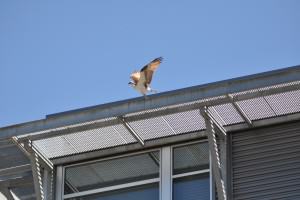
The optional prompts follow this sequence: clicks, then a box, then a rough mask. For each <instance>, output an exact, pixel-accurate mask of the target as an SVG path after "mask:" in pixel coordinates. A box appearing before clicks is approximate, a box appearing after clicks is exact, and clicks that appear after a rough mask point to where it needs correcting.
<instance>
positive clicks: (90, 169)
mask: <svg viewBox="0 0 300 200" xmlns="http://www.w3.org/2000/svg"><path fill="white" fill-rule="evenodd" d="M159 162H160V158H159V152H158V151H155V152H150V153H144V154H139V155H132V156H127V157H122V158H116V159H113V160H106V161H100V162H93V163H88V164H85V165H79V166H74V167H68V168H66V170H65V194H70V193H74V192H81V191H86V190H90V189H97V188H102V187H108V186H113V185H119V184H124V183H129V182H134V181H141V180H145V179H152V178H158V177H159Z"/></svg>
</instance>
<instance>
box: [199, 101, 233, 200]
mask: <svg viewBox="0 0 300 200" xmlns="http://www.w3.org/2000/svg"><path fill="white" fill-rule="evenodd" d="M200 113H201V115H202V116H203V117H204V120H205V125H206V132H207V137H208V144H209V150H210V154H211V159H212V169H213V174H214V178H215V183H216V186H217V193H218V199H219V200H226V199H227V195H226V190H225V184H224V179H223V177H222V172H221V171H222V170H221V161H220V155H219V151H218V145H217V140H216V131H215V126H214V125H216V126H217V127H218V128H219V127H222V126H221V125H220V124H216V123H217V121H215V120H214V119H213V118H212V115H210V113H209V112H208V108H207V107H206V106H205V107H204V108H201V109H200ZM220 131H221V132H222V133H223V134H225V135H226V132H223V131H225V129H224V128H223V127H222V129H220Z"/></svg>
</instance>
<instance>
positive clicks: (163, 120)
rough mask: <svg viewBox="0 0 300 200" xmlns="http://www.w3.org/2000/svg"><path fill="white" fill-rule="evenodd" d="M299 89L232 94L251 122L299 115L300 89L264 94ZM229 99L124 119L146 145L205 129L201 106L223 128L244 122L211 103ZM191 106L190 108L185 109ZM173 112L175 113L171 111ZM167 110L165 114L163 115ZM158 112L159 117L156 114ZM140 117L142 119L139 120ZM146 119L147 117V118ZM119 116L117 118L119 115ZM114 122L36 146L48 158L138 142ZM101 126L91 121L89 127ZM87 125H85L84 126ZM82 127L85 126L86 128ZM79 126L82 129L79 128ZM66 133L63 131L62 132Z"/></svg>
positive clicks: (224, 106) (230, 108)
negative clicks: (244, 96)
mask: <svg viewBox="0 0 300 200" xmlns="http://www.w3.org/2000/svg"><path fill="white" fill-rule="evenodd" d="M295 85H296V86H299V88H300V85H299V81H297V82H293V83H289V84H282V85H276V86H272V87H267V88H260V89H256V90H251V91H244V92H239V93H235V94H231V95H232V96H233V98H234V99H237V100H236V101H235V103H236V104H237V106H239V107H240V109H241V110H242V111H243V114H244V116H246V117H248V118H249V119H250V120H252V121H255V120H260V119H266V118H272V117H277V116H282V115H287V114H293V113H299V112H300V89H299V90H293V91H286V92H285V91H283V92H279V93H278V92H277V93H275V94H271V95H263V94H264V92H265V91H268V90H272V89H274V88H276V89H278V88H279V89H280V88H281V87H286V86H295ZM258 91H259V92H261V94H262V95H261V96H257V97H254V98H248V99H246V100H239V97H240V96H241V95H251V93H254V92H258ZM224 98H227V96H226V95H225V96H219V97H214V98H210V99H200V100H198V101H193V102H187V103H184V104H179V105H172V106H168V107H161V108H156V109H152V110H145V111H143V112H138V113H129V114H127V115H125V116H124V118H125V119H128V123H129V125H130V126H131V127H132V129H133V130H134V131H135V132H136V133H137V134H138V135H139V136H140V137H141V139H142V140H143V141H145V142H147V141H150V140H155V139H159V138H164V137H171V136H176V135H182V134H189V133H195V132H198V131H201V130H205V123H204V119H203V117H202V116H201V114H200V112H199V109H200V107H198V105H200V104H201V105H205V104H206V103H207V105H209V111H210V112H211V114H212V115H213V117H214V118H215V119H216V120H217V121H218V122H219V123H220V124H221V125H223V126H229V125H234V124H239V123H245V120H244V119H243V117H242V116H241V113H239V112H238V111H237V109H236V108H235V107H234V106H233V104H232V102H228V103H224V104H216V105H211V102H212V101H215V100H218V99H224ZM187 107H188V109H186V108H187ZM170 110H172V112H169V111H170ZM174 110H175V111H174ZM164 111H166V112H165V113H164ZM156 113H159V114H156ZM139 116H143V117H141V118H139ZM145 116H146V117H145ZM116 117H117V116H116ZM102 121H105V123H107V121H111V122H113V123H112V125H103V126H102V127H101V126H99V127H98V128H97V127H96V128H92V129H87V130H82V131H77V132H74V133H72V134H67V135H61V136H58V137H53V138H48V139H42V140H37V141H34V145H35V146H36V148H37V149H38V150H40V151H41V152H42V153H43V154H44V155H46V156H47V157H49V158H57V157H62V156H67V155H73V154H78V153H83V152H89V151H94V150H100V149H106V148H112V147H116V146H122V145H127V144H133V143H137V140H136V139H135V138H134V137H133V136H132V134H131V133H130V132H129V131H128V129H126V128H125V127H124V125H123V124H122V123H121V122H120V121H118V120H117V119H116V118H111V119H106V120H102ZM93 123H99V124H101V120H100V121H96V122H89V124H93ZM83 125H84V124H83ZM83 125H82V126H83ZM76 126H80V124H79V125H76ZM62 131H63V130H62Z"/></svg>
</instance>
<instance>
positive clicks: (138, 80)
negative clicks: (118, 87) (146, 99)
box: [128, 57, 163, 95]
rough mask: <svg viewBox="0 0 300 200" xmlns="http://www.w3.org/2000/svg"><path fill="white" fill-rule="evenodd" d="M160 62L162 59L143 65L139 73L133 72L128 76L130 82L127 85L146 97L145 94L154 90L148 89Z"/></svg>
mask: <svg viewBox="0 0 300 200" xmlns="http://www.w3.org/2000/svg"><path fill="white" fill-rule="evenodd" d="M162 60H163V58H162V57H159V58H155V59H154V60H152V61H151V62H150V63H149V64H147V65H145V66H144V67H143V68H142V69H141V70H140V71H139V72H137V71H136V72H133V73H132V74H131V75H130V78H131V80H132V81H130V82H129V83H128V84H129V85H131V86H132V87H133V88H134V89H136V90H137V91H139V92H140V93H141V94H143V95H146V94H147V92H154V90H153V89H151V87H150V83H151V80H152V76H153V73H154V72H155V70H156V69H157V68H158V66H159V64H160V63H161V62H162Z"/></svg>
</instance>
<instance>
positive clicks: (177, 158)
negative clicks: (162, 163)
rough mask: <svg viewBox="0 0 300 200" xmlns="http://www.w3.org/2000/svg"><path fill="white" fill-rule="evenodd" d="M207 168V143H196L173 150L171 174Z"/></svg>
mask: <svg viewBox="0 0 300 200" xmlns="http://www.w3.org/2000/svg"><path fill="white" fill-rule="evenodd" d="M208 168H209V154H208V143H207V142H205V143H197V144H192V145H187V146H181V147H177V148H174V150H173V174H174V175H176V174H181V173H187V172H192V171H197V170H202V169H208Z"/></svg>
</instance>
